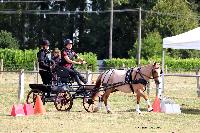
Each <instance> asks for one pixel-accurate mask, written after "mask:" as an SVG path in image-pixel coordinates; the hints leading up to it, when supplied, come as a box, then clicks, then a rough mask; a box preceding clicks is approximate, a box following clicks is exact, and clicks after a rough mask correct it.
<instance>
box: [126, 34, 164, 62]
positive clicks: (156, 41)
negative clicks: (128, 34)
mask: <svg viewBox="0 0 200 133" xmlns="http://www.w3.org/2000/svg"><path fill="white" fill-rule="evenodd" d="M137 47H138V41H137V42H136V43H135V45H134V49H132V50H129V52H128V53H129V56H130V57H132V58H135V57H136V54H137ZM154 56H156V57H161V56H162V38H161V36H160V34H159V32H150V33H149V34H147V36H146V37H145V38H144V39H143V42H142V48H141V57H142V58H144V59H149V58H152V57H154Z"/></svg>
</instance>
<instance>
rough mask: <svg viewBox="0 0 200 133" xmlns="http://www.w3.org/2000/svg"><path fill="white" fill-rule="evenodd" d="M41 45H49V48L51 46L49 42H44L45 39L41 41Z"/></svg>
mask: <svg viewBox="0 0 200 133" xmlns="http://www.w3.org/2000/svg"><path fill="white" fill-rule="evenodd" d="M40 45H48V46H49V45H50V43H49V41H48V40H44V39H43V40H41V41H40Z"/></svg>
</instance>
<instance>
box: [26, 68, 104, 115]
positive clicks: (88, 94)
mask: <svg viewBox="0 0 200 133" xmlns="http://www.w3.org/2000/svg"><path fill="white" fill-rule="evenodd" d="M94 86H95V85H80V86H79V85H76V84H75V83H74V80H73V79H72V77H70V75H69V74H66V73H63V70H62V68H60V67H59V68H55V71H54V72H52V81H51V84H48V85H45V84H29V87H30V88H31V91H30V92H29V93H28V95H27V99H26V102H27V103H33V104H35V101H36V96H37V95H39V96H40V97H41V100H42V102H43V104H45V103H46V102H53V103H54V105H55V107H56V109H57V110H58V111H69V110H70V109H71V108H72V106H73V100H74V99H77V98H81V99H82V100H83V106H84V109H85V110H86V111H87V112H95V111H96V109H97V106H98V102H99V100H100V97H98V96H97V97H95V98H94V97H93V94H96V92H95V93H94Z"/></svg>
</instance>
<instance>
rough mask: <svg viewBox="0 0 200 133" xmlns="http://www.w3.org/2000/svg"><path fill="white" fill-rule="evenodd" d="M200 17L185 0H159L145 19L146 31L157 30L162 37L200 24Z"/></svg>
mask: <svg viewBox="0 0 200 133" xmlns="http://www.w3.org/2000/svg"><path fill="white" fill-rule="evenodd" d="M197 19H198V17H197V14H195V13H194V12H193V11H192V10H191V9H190V7H189V6H188V4H187V3H186V2H185V1H183V0H159V1H158V2H157V4H156V5H155V6H154V7H153V9H152V10H151V11H150V13H149V14H148V16H147V17H146V19H145V20H144V28H145V33H148V32H152V31H155V30H157V31H158V32H159V33H160V34H161V36H162V37H167V36H172V35H177V34H180V33H183V32H185V31H188V30H190V29H193V28H195V27H197V26H198V20H197Z"/></svg>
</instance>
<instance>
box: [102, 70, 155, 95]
mask: <svg viewBox="0 0 200 133" xmlns="http://www.w3.org/2000/svg"><path fill="white" fill-rule="evenodd" d="M155 69H157V68H155ZM114 70H115V69H110V70H108V71H107V72H106V73H105V76H104V77H103V80H102V83H103V82H104V80H105V77H106V75H107V74H108V73H109V72H111V74H110V75H109V78H108V80H107V83H103V84H102V85H103V86H104V88H105V89H110V88H113V87H119V86H122V85H125V84H129V85H130V88H131V91H132V92H133V93H134V89H133V87H132V84H143V85H144V86H145V90H146V86H147V84H148V83H149V82H148V81H147V80H146V79H145V78H144V76H145V77H148V78H149V79H154V78H156V77H154V76H153V78H151V77H149V76H147V75H145V74H142V73H141V72H140V70H141V67H139V68H138V69H137V70H136V74H135V76H134V78H132V72H133V71H134V68H131V69H129V70H128V71H127V72H126V76H125V82H118V83H113V84H108V81H109V79H110V77H111V76H112V74H113V72H114ZM138 74H139V75H140V77H141V78H139V79H136V77H137V75H138ZM152 75H153V69H152ZM145 90H144V91H145Z"/></svg>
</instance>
